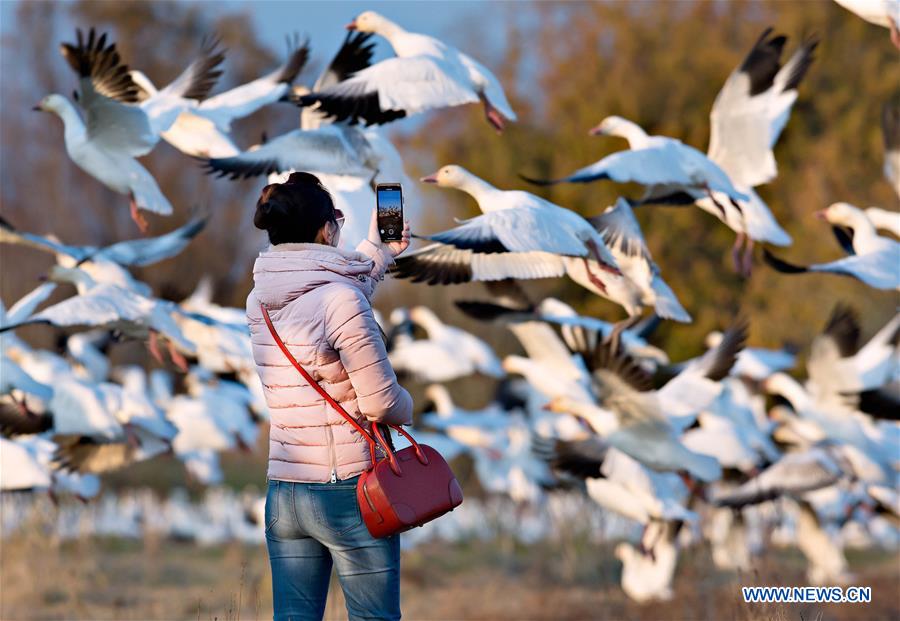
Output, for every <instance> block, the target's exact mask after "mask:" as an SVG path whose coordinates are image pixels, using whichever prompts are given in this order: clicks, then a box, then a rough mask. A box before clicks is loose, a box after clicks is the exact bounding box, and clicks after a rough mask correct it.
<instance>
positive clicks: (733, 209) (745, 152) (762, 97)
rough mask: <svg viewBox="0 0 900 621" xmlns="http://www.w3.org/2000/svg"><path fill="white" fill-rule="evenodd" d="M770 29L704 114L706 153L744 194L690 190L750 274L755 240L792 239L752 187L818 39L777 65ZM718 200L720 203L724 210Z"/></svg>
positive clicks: (767, 174)
mask: <svg viewBox="0 0 900 621" xmlns="http://www.w3.org/2000/svg"><path fill="white" fill-rule="evenodd" d="M771 34H772V29H771V28H767V29H766V30H765V31H764V32H763V33H762V35H761V36H760V37H759V39H758V40H757V41H756V43H755V44H754V45H753V48H752V49H751V50H750V52H749V53H748V54H747V56H746V58H744V60H743V62H742V63H741V64H740V66H738V67H737V68H736V69H735V70H734V71H732V73H731V75H729V76H728V79H727V80H726V81H725V84H724V85H723V86H722V89H721V90H720V91H719V94H718V95H717V96H716V100H715V102H713V106H712V110H711V111H710V115H709V122H710V137H709V149H708V151H707V154H708V155H709V158H710V159H711V160H712V161H714V162H715V163H716V164H718V165H719V166H721V167H722V170H724V171H725V172H726V173H728V176H729V177H730V178H731V180H732V181H734V183H735V185H736V187H737V188H738V189H739V190H741V191H742V192H745V193H746V194H747V196H748V199H747V200H738V201H736V203H735V204H729V203H728V201H727V197H725V196H722V195H721V194H720V195H715V193H714V195H715V198H716V201H715V202H714V201H713V199H712V198H710V197H708V196H703V195H701V194H699V193H697V192H694V193H692V196H693V197H694V199H695V204H696V205H697V206H698V207H700V209H702V210H703V211H706V212H708V213H710V214H712V215H714V216H716V217H717V218H719V219H720V220H722V221H723V222H724V223H725V224H726V225H727V226H728V227H729V228H730V229H731V230H733V231H734V232H735V233H737V239H736V240H735V243H734V248H733V250H732V259H733V261H734V264H735V268H736V269H737V271H738V272H740V273H742V274H743V275H744V276H749V275H750V271H751V266H752V258H753V243H754V242H755V241H759V242H765V243H769V244H774V245H777V246H789V245H790V244H791V241H792V240H791V237H790V235H788V234H787V232H786V231H785V230H784V229H783V228H781V226H780V225H779V224H778V222H777V221H776V219H775V217H774V216H773V215H772V212H771V211H770V210H769V207H768V206H767V205H766V203H765V202H764V201H763V200H762V199H761V198H760V197H759V195H758V194H757V193H756V192H755V191H754V190H753V188H754V187H756V186H759V185H763V184H765V183H769V182H770V181H772V180H773V179H774V178H775V176H776V175H777V174H778V169H777V165H776V162H775V155H774V153H773V152H772V149H773V148H774V146H775V143H776V142H777V141H778V138H779V137H780V135H781V132H782V130H783V129H784V127H785V125H786V124H787V121H788V118H789V116H790V113H791V108H792V106H793V104H794V102H795V101H796V100H797V88H798V86H799V84H800V82H801V81H802V80H803V77H804V76H805V75H806V73H807V71H808V70H809V67H810V65H811V64H812V62H813V51H814V50H815V49H816V46H817V45H818V40H817V39H816V38H815V37H811V38H808V39H806V40H805V41H804V42H803V43H802V45H801V46H800V47H799V48H798V49H797V51H796V52H794V54H793V55H792V56H791V57H790V58H789V59H788V61H787V62H786V63H785V64H784V65H783V66H782V65H781V54H782V49H783V48H784V45H785V43H786V41H787V37H785V36H784V35H777V36H774V37H772V36H770V35H771ZM716 203H717V204H716ZM718 205H724V206H725V207H726V208H725V210H724V212H723V211H722V210H720V209H719V207H718ZM742 247H743V252H742Z"/></svg>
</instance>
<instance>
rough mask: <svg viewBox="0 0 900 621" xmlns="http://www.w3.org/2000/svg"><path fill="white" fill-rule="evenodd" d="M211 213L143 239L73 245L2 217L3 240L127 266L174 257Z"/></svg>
mask: <svg viewBox="0 0 900 621" xmlns="http://www.w3.org/2000/svg"><path fill="white" fill-rule="evenodd" d="M208 219H209V218H208V217H207V216H201V217H198V218H192V219H191V220H190V221H189V222H187V223H186V224H184V225H182V226H180V227H178V228H177V229H174V230H172V231H170V232H168V233H165V234H163V235H159V236H156V237H148V238H141V239H129V240H126V241H121V242H117V243H115V244H110V245H109V246H103V247H97V246H70V245H67V244H63V243H60V242H59V241H58V240H57V239H56V238H55V237H52V236H46V235H37V234H35V233H28V232H26V231H19V230H17V229H16V228H15V227H13V226H12V225H11V224H10V223H9V222H7V221H6V220H5V219H3V218H2V217H0V244H19V245H22V246H27V247H29V248H35V249H37V250H43V251H45V252H52V253H54V254H56V255H65V256H67V257H69V258H71V259H72V260H73V265H68V266H66V267H72V266H74V265H78V266H83V265H84V263H86V262H101V261H112V262H113V263H117V264H119V265H123V266H135V267H145V266H147V265H152V264H154V263H158V262H159V261H163V260H165V259H168V258H171V257H174V256H176V255H178V254H180V253H181V251H182V250H184V249H185V248H186V247H187V245H188V244H189V243H190V242H191V240H193V239H194V238H195V237H196V236H197V235H199V234H200V233H201V232H202V231H203V229H204V228H205V227H206V223H207V221H208Z"/></svg>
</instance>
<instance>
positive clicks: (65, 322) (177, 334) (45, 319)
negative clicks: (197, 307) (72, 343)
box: [0, 266, 195, 367]
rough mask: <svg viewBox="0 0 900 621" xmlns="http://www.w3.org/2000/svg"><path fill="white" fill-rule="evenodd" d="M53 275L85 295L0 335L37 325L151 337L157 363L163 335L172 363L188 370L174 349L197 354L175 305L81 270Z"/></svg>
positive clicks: (58, 269) (58, 271)
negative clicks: (77, 286) (176, 315)
mask: <svg viewBox="0 0 900 621" xmlns="http://www.w3.org/2000/svg"><path fill="white" fill-rule="evenodd" d="M52 271H53V273H54V274H55V277H56V278H59V279H62V280H65V281H67V282H78V283H80V284H81V286H83V287H84V288H85V291H84V293H80V294H78V295H75V296H73V297H71V298H67V299H65V300H63V301H61V302H58V303H57V304H54V305H52V306H48V307H47V308H44V309H43V310H41V311H39V312H37V313H34V314H32V315H31V316H29V317H28V318H25V319H23V320H21V321H19V322H17V323H14V324H8V325H5V326H2V327H0V332H5V331H7V330H13V329H16V328H19V327H21V326H24V325H29V324H36V323H43V324H50V325H54V326H58V327H90V328H100V327H103V328H106V329H108V330H118V331H120V332H122V333H123V334H125V335H128V336H131V337H132V338H138V339H144V338H147V337H148V336H149V346H150V351H151V353H153V355H154V357H155V358H156V359H157V360H162V356H161V354H160V353H159V351H158V349H157V338H158V336H160V335H162V336H164V337H165V338H166V340H167V342H168V345H169V353H170V355H171V357H172V360H173V362H175V363H176V364H178V365H179V366H181V367H184V366H185V361H184V357H183V356H182V355H181V353H180V352H179V351H178V350H177V349H175V346H176V345H177V347H178V348H180V349H181V350H182V351H186V352H190V353H193V352H194V351H195V347H194V345H193V343H192V342H191V341H190V340H188V339H187V337H185V335H184V334H183V333H182V331H181V329H180V328H179V327H178V325H177V324H176V323H175V320H174V319H173V317H172V315H173V313H176V312H178V309H177V307H176V306H175V305H174V304H173V303H172V302H169V301H166V300H160V299H156V298H151V297H147V296H143V295H140V294H138V293H135V292H134V291H130V290H128V289H124V288H122V287H119V286H117V285H114V284H109V283H101V284H98V283H96V282H95V281H94V280H93V279H92V278H91V277H90V276H89V275H88V274H87V273H86V272H84V271H82V270H80V269H78V268H62V267H60V266H54V268H53V270H52Z"/></svg>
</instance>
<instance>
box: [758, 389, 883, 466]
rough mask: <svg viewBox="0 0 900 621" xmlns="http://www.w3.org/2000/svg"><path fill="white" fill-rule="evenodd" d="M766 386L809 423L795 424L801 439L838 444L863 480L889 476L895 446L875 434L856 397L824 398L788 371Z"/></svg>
mask: <svg viewBox="0 0 900 621" xmlns="http://www.w3.org/2000/svg"><path fill="white" fill-rule="evenodd" d="M763 388H764V390H765V391H766V392H768V393H770V394H774V395H779V396H781V397H783V398H784V399H786V400H787V401H788V402H789V403H790V404H791V406H792V407H793V409H794V411H795V412H796V413H797V417H798V418H799V421H798V422H799V423H802V424H803V425H805V427H803V426H800V425H794V427H795V430H799V431H800V432H801V439H805V438H809V439H813V440H818V439H819V438H824V440H826V441H829V442H832V443H834V444H835V445H836V446H837V448H838V449H839V450H841V451H842V452H843V454H844V456H845V458H846V459H847V460H848V463H851V464H852V466H853V473H854V475H855V476H856V477H857V478H859V479H862V480H866V481H869V482H874V483H879V482H881V481H883V480H885V479H886V477H887V476H888V472H889V469H890V464H891V461H892V459H894V453H895V451H894V447H892V446H891V445H890V443H889V442H885V441H884V439H883V438H880V437H878V436H877V435H876V434H875V433H873V429H872V424H871V419H870V418H868V417H867V416H865V415H863V414H861V413H859V412H858V411H856V410H855V408H854V407H853V405H852V400H849V399H848V401H850V403H847V402H844V401H843V400H842V399H841V398H840V397H839V396H838V397H836V396H835V395H824V396H822V397H821V398H820V396H819V395H816V394H815V393H812V392H810V391H808V390H806V388H804V386H803V385H801V384H800V382H798V381H797V380H795V379H794V378H792V377H790V376H789V375H787V374H785V373H776V374H774V375H772V376H771V377H769V378H768V379H767V380H766V381H765V382H764V383H763ZM782 416H783V415H782ZM787 418H788V420H790V417H787ZM776 434H777V431H776ZM804 436H805V438H804ZM777 437H778V436H777V435H776V439H777Z"/></svg>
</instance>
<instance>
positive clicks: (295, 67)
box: [275, 32, 309, 85]
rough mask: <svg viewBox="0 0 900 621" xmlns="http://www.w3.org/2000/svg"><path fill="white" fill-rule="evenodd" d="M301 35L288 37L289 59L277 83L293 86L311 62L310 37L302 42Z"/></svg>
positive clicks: (283, 66) (295, 34)
mask: <svg viewBox="0 0 900 621" xmlns="http://www.w3.org/2000/svg"><path fill="white" fill-rule="evenodd" d="M300 41H301V39H300V34H299V33H296V32H295V33H294V34H293V35H288V37H287V45H288V58H287V60H286V61H285V63H284V64H283V65H282V66H281V70H280V72H279V74H278V77H277V78H276V79H275V81H276V82H280V83H283V84H287V85H291V84H293V83H294V80H296V79H297V76H298V75H299V74H300V72H301V71H303V67H305V66H306V63H307V61H309V37H305V38H304V39H303V42H302V43H301V42H300Z"/></svg>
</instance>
